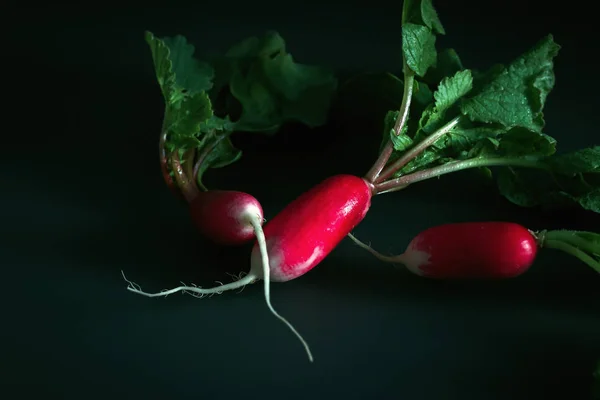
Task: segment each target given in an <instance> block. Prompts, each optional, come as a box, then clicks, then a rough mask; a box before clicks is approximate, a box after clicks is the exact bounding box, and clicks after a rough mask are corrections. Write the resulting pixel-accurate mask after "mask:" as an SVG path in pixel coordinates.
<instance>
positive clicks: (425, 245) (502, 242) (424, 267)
mask: <svg viewBox="0 0 600 400" xmlns="http://www.w3.org/2000/svg"><path fill="white" fill-rule="evenodd" d="M349 237H350V238H351V239H352V240H354V242H355V243H357V244H358V245H359V246H360V247H362V248H364V249H366V250H368V251H369V252H371V253H372V254H373V255H375V256H376V257H377V258H379V259H380V260H382V261H386V262H392V263H401V264H404V266H406V268H407V269H408V270H409V271H411V272H412V273H414V274H416V275H419V276H423V277H427V278H439V279H451V278H476V279H502V278H512V277H516V276H519V275H521V274H522V273H524V272H525V271H527V270H528V269H529V267H530V266H531V265H532V264H533V262H534V260H535V257H536V255H537V251H538V245H537V239H536V237H535V236H534V234H533V233H532V232H531V231H530V230H528V229H527V228H525V227H523V226H521V225H519V224H516V223H512V222H463V223H456V224H445V225H439V226H435V227H433V228H429V229H426V230H425V231H423V232H421V233H419V234H418V235H417V236H416V237H415V238H414V239H413V240H412V241H411V242H410V243H409V244H408V247H407V248H406V251H405V252H404V253H403V254H400V255H396V256H385V255H383V254H381V253H379V252H377V251H375V250H373V249H371V248H370V247H369V246H368V245H366V244H364V243H362V242H361V241H359V240H358V239H356V238H355V237H354V236H352V235H349Z"/></svg>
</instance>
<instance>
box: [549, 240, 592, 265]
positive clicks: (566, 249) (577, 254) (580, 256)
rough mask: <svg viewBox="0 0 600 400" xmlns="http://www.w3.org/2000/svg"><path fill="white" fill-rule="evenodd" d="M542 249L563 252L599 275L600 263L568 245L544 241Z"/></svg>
mask: <svg viewBox="0 0 600 400" xmlns="http://www.w3.org/2000/svg"><path fill="white" fill-rule="evenodd" d="M544 247H546V248H548V249H556V250H560V251H564V252H565V253H568V254H570V255H572V256H574V257H577V258H578V259H580V260H581V261H583V262H584V263H586V264H587V265H589V266H590V267H592V268H593V269H594V270H595V271H596V272H598V273H600V262H598V261H596V260H594V258H593V257H591V256H590V255H588V254H587V253H585V252H584V251H582V250H580V249H578V248H577V247H575V246H573V245H571V244H569V243H565V242H561V241H560V240H548V239H546V240H545V241H544Z"/></svg>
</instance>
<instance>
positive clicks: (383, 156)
mask: <svg viewBox="0 0 600 400" xmlns="http://www.w3.org/2000/svg"><path fill="white" fill-rule="evenodd" d="M403 63H404V92H403V95H402V104H401V105H400V114H399V115H398V118H397V119H396V123H395V124H394V128H393V130H394V134H395V135H396V136H398V135H400V132H402V130H403V129H404V126H405V125H406V121H407V120H408V112H409V110H410V103H411V100H412V94H413V86H414V80H415V77H414V73H413V72H412V71H411V69H410V68H409V67H408V65H406V60H404V61H403ZM393 151H394V145H393V143H392V140H391V139H388V141H387V142H386V144H385V147H384V148H383V150H382V151H381V153H380V154H379V158H377V161H375V164H373V166H372V167H371V169H370V170H369V172H367V174H366V175H365V180H366V181H367V182H375V181H376V180H377V178H378V177H379V174H380V173H381V170H383V168H384V167H385V164H387V162H388V160H389V159H390V156H391V155H392V152H393Z"/></svg>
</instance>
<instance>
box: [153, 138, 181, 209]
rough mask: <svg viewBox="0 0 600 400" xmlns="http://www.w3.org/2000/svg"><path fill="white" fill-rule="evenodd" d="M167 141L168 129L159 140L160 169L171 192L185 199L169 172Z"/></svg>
mask: <svg viewBox="0 0 600 400" xmlns="http://www.w3.org/2000/svg"><path fill="white" fill-rule="evenodd" d="M166 141H167V131H162V133H161V134H160V139H159V141H158V156H159V160H160V169H161V171H162V174H163V179H164V180H165V183H166V184H167V186H168V187H169V189H171V192H173V194H174V195H175V196H177V197H179V198H180V199H182V200H184V199H183V195H182V193H181V191H179V190H177V187H176V185H175V182H173V178H172V177H171V174H170V172H169V167H168V165H167V164H168V161H167V159H168V154H167V151H166V149H165V142H166Z"/></svg>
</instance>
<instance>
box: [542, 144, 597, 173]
mask: <svg viewBox="0 0 600 400" xmlns="http://www.w3.org/2000/svg"><path fill="white" fill-rule="evenodd" d="M548 162H549V163H550V165H551V166H552V169H553V170H555V171H560V173H561V174H565V175H573V174H577V173H586V172H598V173H600V146H595V147H590V148H585V149H582V150H578V151H574V152H571V153H567V154H561V155H557V156H556V157H552V158H551V159H549V160H548Z"/></svg>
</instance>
